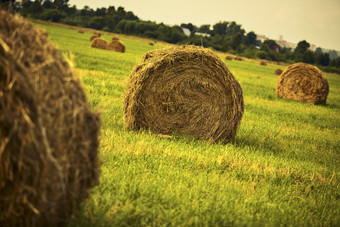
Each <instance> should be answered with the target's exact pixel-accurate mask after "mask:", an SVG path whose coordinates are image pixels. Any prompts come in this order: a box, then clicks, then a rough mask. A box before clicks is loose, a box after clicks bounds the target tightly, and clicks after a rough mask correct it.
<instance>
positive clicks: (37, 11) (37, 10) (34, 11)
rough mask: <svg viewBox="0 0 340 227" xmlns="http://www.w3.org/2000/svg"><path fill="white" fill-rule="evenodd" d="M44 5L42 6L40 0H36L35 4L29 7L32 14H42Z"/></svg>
mask: <svg viewBox="0 0 340 227" xmlns="http://www.w3.org/2000/svg"><path fill="white" fill-rule="evenodd" d="M42 9H43V7H42V6H41V2H40V0H35V1H34V2H33V4H32V5H31V6H30V8H29V12H30V14H33V15H37V16H40V15H39V14H40V13H41V11H42Z"/></svg>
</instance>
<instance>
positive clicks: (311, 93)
mask: <svg viewBox="0 0 340 227" xmlns="http://www.w3.org/2000/svg"><path fill="white" fill-rule="evenodd" d="M328 92H329V87H328V82H327V79H326V77H325V76H324V75H323V73H322V72H321V71H320V70H319V69H318V68H317V67H315V66H312V65H309V64H306V63H295V64H292V65H290V66H288V67H287V68H286V69H285V70H284V71H283V72H282V73H281V75H280V77H279V79H278V81H277V88H276V95H277V97H282V98H285V99H290V100H295V101H301V102H308V103H312V104H326V99H327V95H328Z"/></svg>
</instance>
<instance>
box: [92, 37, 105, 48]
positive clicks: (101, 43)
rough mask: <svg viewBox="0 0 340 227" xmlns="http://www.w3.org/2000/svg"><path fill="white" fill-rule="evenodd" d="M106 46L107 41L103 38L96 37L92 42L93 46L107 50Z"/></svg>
mask: <svg viewBox="0 0 340 227" xmlns="http://www.w3.org/2000/svg"><path fill="white" fill-rule="evenodd" d="M106 46H107V41H106V40H105V39H102V38H95V39H94V40H93V41H92V43H91V47H93V48H99V49H104V50H105V49H106Z"/></svg>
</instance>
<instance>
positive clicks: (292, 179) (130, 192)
mask: <svg viewBox="0 0 340 227" xmlns="http://www.w3.org/2000/svg"><path fill="white" fill-rule="evenodd" d="M36 26H38V27H42V28H44V29H46V30H47V31H48V33H49V37H50V40H51V41H52V42H53V43H54V44H55V45H56V46H57V47H58V48H59V49H60V50H61V51H62V52H63V53H64V54H65V56H66V57H68V58H70V59H71V60H73V62H74V64H75V68H76V69H75V73H76V74H77V75H78V77H79V78H80V80H81V81H82V83H83V86H84V88H85V90H86V93H87V97H88V100H89V101H90V103H91V105H92V107H93V108H94V109H95V110H97V111H99V112H100V113H101V118H102V130H101V135H100V141H101V146H100V160H101V164H102V167H101V177H100V184H99V185H98V186H97V187H95V188H94V189H93V192H92V196H91V198H90V199H89V200H88V201H86V202H85V203H84V204H83V212H82V213H81V215H80V216H79V217H78V218H77V219H76V220H75V221H74V222H73V223H71V224H70V226H230V225H235V226H240V225H241V226H242V225H247V226H259V225H260V226H262V225H266V226H277V225H291V226H300V225H303V226H335V225H339V224H340V206H339V204H340V186H339V173H340V77H339V76H337V75H330V74H326V77H327V80H328V82H329V86H330V93H329V96H328V99H327V105H321V106H314V105H311V104H306V103H299V102H294V101H288V100H284V99H279V98H276V95H275V91H276V82H277V79H278V76H276V75H274V70H275V69H277V68H281V69H284V68H285V66H282V65H281V66H280V65H275V64H268V65H267V66H261V65H260V64H259V63H258V62H255V61H234V60H233V61H227V60H225V59H224V54H222V53H219V55H220V56H221V58H222V59H223V61H225V63H226V64H227V66H228V67H229V69H230V70H231V72H232V73H233V75H234V76H235V77H236V79H237V80H238V81H239V82H240V84H241V86H242V88H243V92H244V101H245V112H244V116H243V119H242V122H241V126H240V129H239V131H238V134H237V137H236V140H235V141H233V142H232V143H229V144H227V145H224V144H221V143H210V142H208V141H204V140H193V139H192V138H188V137H183V136H179V135H174V136H173V138H171V139H167V138H162V137H160V136H158V135H156V134H152V133H150V132H149V131H140V132H136V131H128V130H125V129H124V127H123V99H124V89H125V85H126V83H127V80H128V76H129V74H130V72H131V69H132V67H133V66H134V65H135V64H136V63H137V62H138V60H139V59H140V58H141V57H142V56H143V55H144V54H145V53H146V52H147V51H149V50H151V49H156V48H164V47H166V44H164V43H156V45H154V46H150V45H149V41H148V40H144V39H140V38H134V37H128V36H119V38H120V39H121V40H122V41H123V42H124V43H125V45H126V53H117V52H112V51H106V50H100V49H93V48H91V47H90V41H89V38H90V36H91V35H92V33H91V32H90V31H86V32H85V33H84V34H81V33H78V32H77V30H74V29H71V28H67V27H62V26H52V25H48V24H36ZM103 38H105V39H106V40H108V41H109V40H111V38H112V34H109V33H105V34H104V36H103Z"/></svg>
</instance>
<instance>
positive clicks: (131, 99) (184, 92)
mask: <svg viewBox="0 0 340 227" xmlns="http://www.w3.org/2000/svg"><path fill="white" fill-rule="evenodd" d="M243 110H244V104H243V94H242V88H241V86H240V84H239V83H238V82H237V80H236V79H235V78H234V76H233V75H232V74H231V72H230V71H229V69H228V68H227V66H226V65H225V64H224V62H223V61H222V60H221V59H220V58H219V57H218V56H217V55H216V54H214V53H213V52H212V51H210V50H207V49H205V48H203V47H197V46H192V45H187V46H176V47H171V48H167V49H161V50H153V51H150V52H148V53H146V54H145V55H144V57H143V59H142V61H141V63H140V64H137V65H136V66H135V67H134V69H133V70H132V73H131V75H130V78H129V82H128V84H127V87H126V91H125V100H124V114H125V116H124V121H125V126H126V127H127V128H128V129H136V130H139V129H150V130H151V131H153V132H155V133H160V134H163V135H171V134H172V133H173V132H175V131H177V132H179V133H183V134H185V135H190V136H193V137H195V138H204V139H208V140H212V141H223V142H226V143H227V142H229V141H230V140H231V139H233V138H235V136H236V131H237V128H238V127H239V124H240V121H241V119H242V115H243Z"/></svg>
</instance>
